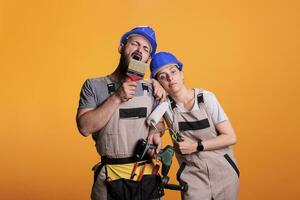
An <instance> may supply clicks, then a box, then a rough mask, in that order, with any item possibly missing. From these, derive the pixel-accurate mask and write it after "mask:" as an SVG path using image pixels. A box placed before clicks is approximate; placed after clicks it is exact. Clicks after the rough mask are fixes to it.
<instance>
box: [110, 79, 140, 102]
mask: <svg viewBox="0 0 300 200" xmlns="http://www.w3.org/2000/svg"><path fill="white" fill-rule="evenodd" d="M136 87H137V83H136V82H135V81H132V80H130V78H128V77H126V79H125V81H124V82H123V83H122V85H121V86H120V87H119V89H118V90H117V91H116V93H115V95H116V96H117V97H118V98H119V99H120V100H121V102H126V101H128V100H130V99H132V98H133V97H134V95H135V89H136Z"/></svg>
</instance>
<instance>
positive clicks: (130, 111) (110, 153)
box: [91, 77, 159, 200]
mask: <svg viewBox="0 0 300 200" xmlns="http://www.w3.org/2000/svg"><path fill="white" fill-rule="evenodd" d="M105 80H106V81H107V87H108V91H109V92H110V94H112V93H113V92H114V91H115V90H116V88H115V84H114V83H113V82H111V80H110V79H109V78H108V77H106V78H105ZM138 84H142V89H143V95H142V96H135V97H134V98H132V99H130V100H129V101H127V102H124V103H122V104H120V106H119V107H118V108H117V109H116V111H115V112H114V114H113V115H112V117H111V119H110V120H109V121H108V123H107V124H106V125H105V127H103V128H102V129H101V130H100V131H99V132H97V133H94V134H93V139H94V140H95V141H96V148H97V152H98V153H99V155H100V156H101V163H98V164H97V165H95V166H94V168H93V170H94V185H93V188H92V193H91V198H92V200H106V199H128V198H130V199H141V197H139V196H141V195H143V194H142V193H146V192H148V193H154V191H152V190H151V188H149V189H148V190H147V188H146V186H147V185H148V186H149V185H151V184H156V183H153V181H154V182H155V181H159V180H158V176H156V175H150V174H151V173H152V167H153V163H152V162H151V159H150V160H149V159H148V160H147V161H142V162H141V164H139V165H137V170H136V173H137V174H136V176H135V177H134V178H133V179H132V180H127V179H130V174H129V175H128V172H127V171H126V169H130V172H131V169H132V168H133V167H134V164H135V161H134V160H133V154H134V148H135V145H136V143H137V141H138V140H139V139H141V138H146V137H147V136H148V131H149V128H148V127H147V126H146V123H145V118H146V117H147V116H148V115H149V114H150V113H151V110H152V103H153V102H152V100H151V97H150V95H151V94H148V86H147V85H146V84H145V83H139V82H138ZM137 89H138V88H137ZM145 166H146V167H145ZM124 170H125V172H124ZM141 171H142V172H141ZM139 173H143V174H145V175H143V176H142V178H141V179H142V180H141V181H140V182H142V183H140V182H137V181H136V180H137V179H138V177H139ZM147 174H149V175H147ZM124 178H125V179H124ZM108 179H109V181H108ZM149 179H151V180H149ZM149 182H151V183H149ZM125 186H126V187H127V186H128V188H129V190H130V191H129V192H127V191H126V192H125V193H124V191H123V190H124V187H125ZM117 190H119V191H117ZM126 195H128V196H127V197H126Z"/></svg>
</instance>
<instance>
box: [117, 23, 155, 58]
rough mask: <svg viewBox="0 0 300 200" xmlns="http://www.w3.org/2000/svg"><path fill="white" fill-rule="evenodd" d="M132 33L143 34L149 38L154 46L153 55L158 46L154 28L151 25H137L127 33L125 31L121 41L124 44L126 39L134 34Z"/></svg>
mask: <svg viewBox="0 0 300 200" xmlns="http://www.w3.org/2000/svg"><path fill="white" fill-rule="evenodd" d="M132 34H138V35H142V36H144V37H145V38H146V39H147V40H149V42H150V44H151V47H152V51H151V53H150V55H151V57H152V56H153V55H154V54H155V52H156V48H157V43H156V37H155V32H154V30H153V29H152V28H151V27H149V26H137V27H135V28H134V29H132V30H131V31H128V32H127V33H125V34H124V35H123V36H122V38H121V41H120V43H121V44H124V43H125V41H126V40H127V38H128V37H129V36H130V35H132Z"/></svg>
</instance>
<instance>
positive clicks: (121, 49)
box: [118, 43, 124, 54]
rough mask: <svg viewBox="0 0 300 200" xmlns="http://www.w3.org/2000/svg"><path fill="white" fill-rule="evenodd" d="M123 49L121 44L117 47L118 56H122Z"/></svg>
mask: <svg viewBox="0 0 300 200" xmlns="http://www.w3.org/2000/svg"><path fill="white" fill-rule="evenodd" d="M123 48H124V44H123V43H121V44H120V45H119V47H118V51H119V53H120V54H122V51H123Z"/></svg>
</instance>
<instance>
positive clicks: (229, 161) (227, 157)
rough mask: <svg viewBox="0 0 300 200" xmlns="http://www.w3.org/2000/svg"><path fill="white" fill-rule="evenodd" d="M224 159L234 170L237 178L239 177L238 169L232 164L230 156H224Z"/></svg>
mask: <svg viewBox="0 0 300 200" xmlns="http://www.w3.org/2000/svg"><path fill="white" fill-rule="evenodd" d="M224 158H225V159H226V160H227V161H228V163H229V164H230V165H231V167H232V168H233V169H234V171H235V172H236V174H237V175H238V177H240V171H239V169H238V167H237V166H236V164H235V163H234V161H233V160H232V159H231V158H230V156H229V155H228V154H225V155H224Z"/></svg>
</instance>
